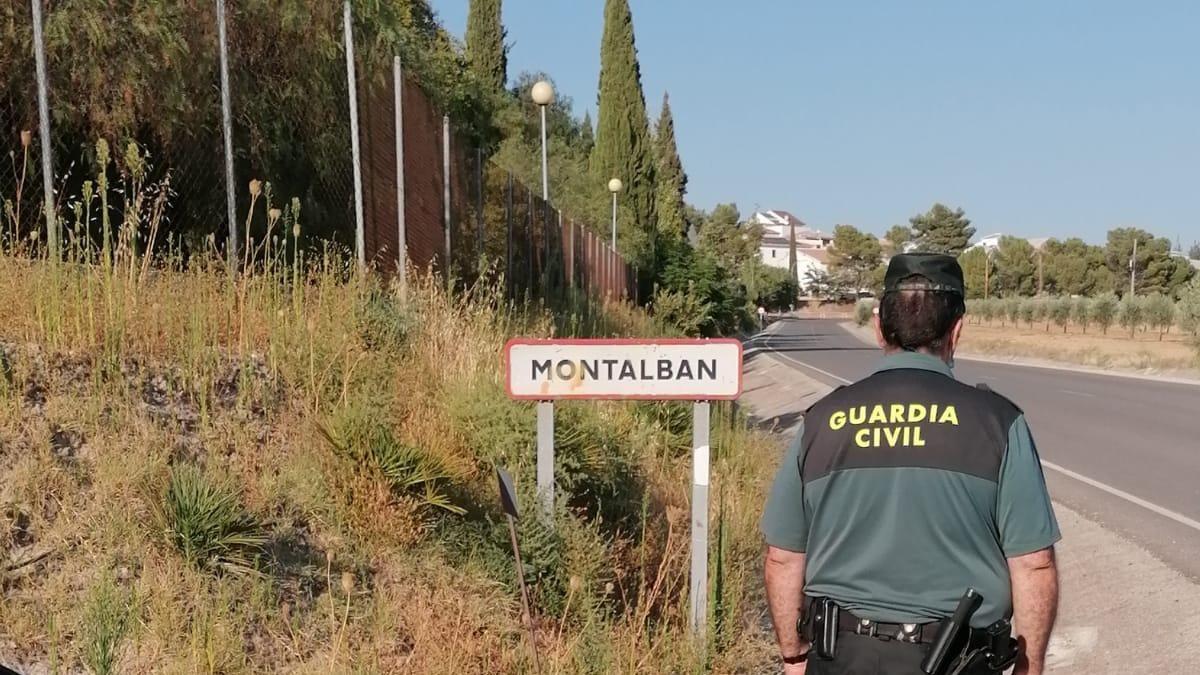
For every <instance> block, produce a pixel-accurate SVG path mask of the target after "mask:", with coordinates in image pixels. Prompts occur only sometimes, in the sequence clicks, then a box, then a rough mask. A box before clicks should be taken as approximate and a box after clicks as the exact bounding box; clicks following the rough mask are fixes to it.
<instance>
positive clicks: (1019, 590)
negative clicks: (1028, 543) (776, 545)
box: [772, 546, 1058, 675]
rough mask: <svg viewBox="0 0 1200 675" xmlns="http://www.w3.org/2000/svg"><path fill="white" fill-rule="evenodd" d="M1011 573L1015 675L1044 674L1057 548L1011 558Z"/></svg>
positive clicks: (1054, 598)
mask: <svg viewBox="0 0 1200 675" xmlns="http://www.w3.org/2000/svg"><path fill="white" fill-rule="evenodd" d="M801 564H803V563H801ZM1008 573H1009V576H1010V577H1012V599H1013V620H1014V623H1015V624H1016V630H1017V634H1018V636H1019V639H1021V640H1022V641H1023V642H1024V643H1025V649H1024V652H1023V653H1022V655H1021V660H1020V661H1018V662H1017V667H1016V669H1015V670H1013V675H1041V673H1042V670H1043V669H1044V668H1045V663H1046V645H1047V643H1048V642H1049V641H1050V630H1051V629H1052V628H1054V618H1055V616H1057V614H1058V567H1057V565H1056V564H1055V561H1054V547H1053V546H1051V547H1050V548H1044V549H1041V550H1040V551H1034V552H1033V553H1026V554H1025V555H1019V556H1016V557H1014V558H1009V559H1008ZM772 609H773V608H772Z"/></svg>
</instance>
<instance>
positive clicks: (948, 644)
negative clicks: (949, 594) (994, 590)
mask: <svg viewBox="0 0 1200 675" xmlns="http://www.w3.org/2000/svg"><path fill="white" fill-rule="evenodd" d="M982 604H983V596H982V595H980V594H979V591H976V590H975V589H974V588H968V589H967V592H966V593H964V594H963V596H962V599H960V600H959V601H958V607H956V608H955V609H954V614H953V615H952V616H951V617H950V620H949V621H948V622H946V623H944V624H942V628H941V630H939V631H938V634H937V638H936V639H935V640H934V641H933V646H932V647H931V648H930V649H929V652H928V653H927V654H925V658H924V659H922V661H921V672H923V673H925V674H926V675H935V674H936V673H941V672H942V671H943V670H944V669H945V666H946V661H947V659H948V658H949V656H950V650H951V649H953V648H954V645H955V643H957V642H958V641H959V639H958V638H959V637H960V636H961V635H962V634H963V631H964V630H970V629H971V617H972V616H974V615H975V612H976V610H978V609H979V606H980V605H982Z"/></svg>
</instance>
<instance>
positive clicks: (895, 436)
mask: <svg viewBox="0 0 1200 675" xmlns="http://www.w3.org/2000/svg"><path fill="white" fill-rule="evenodd" d="M883 435H884V436H885V437H886V438H887V443H888V446H889V447H893V448H894V447H896V443H897V442H899V440H900V427H888V428H886V429H884V430H883Z"/></svg>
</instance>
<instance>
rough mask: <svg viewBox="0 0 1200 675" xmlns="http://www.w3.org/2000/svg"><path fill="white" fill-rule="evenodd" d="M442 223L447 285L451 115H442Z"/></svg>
mask: <svg viewBox="0 0 1200 675" xmlns="http://www.w3.org/2000/svg"><path fill="white" fill-rule="evenodd" d="M442 225H443V226H445V228H446V264H445V266H444V269H443V270H442V271H443V273H444V274H445V275H446V285H447V286H449V285H450V284H451V283H452V282H451V276H450V116H449V115H443V116H442Z"/></svg>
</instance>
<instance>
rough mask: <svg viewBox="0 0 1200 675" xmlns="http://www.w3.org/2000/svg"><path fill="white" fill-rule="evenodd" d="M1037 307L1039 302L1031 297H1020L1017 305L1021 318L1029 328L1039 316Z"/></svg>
mask: <svg viewBox="0 0 1200 675" xmlns="http://www.w3.org/2000/svg"><path fill="white" fill-rule="evenodd" d="M1038 307H1040V303H1039V302H1038V301H1037V300H1035V299H1033V298H1022V299H1021V300H1020V301H1019V304H1018V305H1017V309H1018V312H1020V317H1021V320H1022V321H1024V322H1025V323H1026V324H1027V325H1028V326H1029V327H1030V328H1033V322H1034V321H1036V320H1037V319H1038V318H1039V314H1038Z"/></svg>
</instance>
